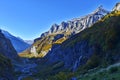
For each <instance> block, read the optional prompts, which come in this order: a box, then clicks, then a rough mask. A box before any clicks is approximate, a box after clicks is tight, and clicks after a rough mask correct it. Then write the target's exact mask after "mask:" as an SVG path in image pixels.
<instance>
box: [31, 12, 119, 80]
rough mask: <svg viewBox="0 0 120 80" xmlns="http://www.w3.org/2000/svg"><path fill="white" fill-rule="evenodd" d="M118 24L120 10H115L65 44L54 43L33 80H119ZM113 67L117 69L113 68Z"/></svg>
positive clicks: (40, 63) (39, 64)
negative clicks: (111, 66)
mask: <svg viewBox="0 0 120 80" xmlns="http://www.w3.org/2000/svg"><path fill="white" fill-rule="evenodd" d="M119 21H120V11H113V12H111V13H110V14H108V15H106V16H104V17H103V18H102V19H101V20H99V21H98V22H96V23H95V24H93V25H92V26H91V27H90V28H87V29H85V30H83V31H81V32H80V33H78V34H75V35H74V36H72V37H70V38H69V39H67V40H65V41H64V42H63V43H62V44H58V45H56V44H54V45H53V46H52V48H51V50H50V51H49V52H48V54H47V55H46V56H45V57H44V58H42V59H38V60H37V61H38V67H37V68H36V69H37V72H38V73H35V74H34V75H32V77H33V79H34V78H35V79H49V80H81V78H83V79H82V80H89V78H87V77H90V79H91V77H92V78H93V79H91V80H101V78H102V79H106V80H108V79H111V80H112V79H116V80H119V78H120V77H119V73H120V51H119V49H120V22H119ZM116 63H117V64H116ZM113 64H114V65H117V66H118V67H113V68H111V69H110V65H113ZM107 67H109V68H107ZM104 68H105V69H104ZM92 71H93V72H92ZM95 71H96V72H95ZM88 73H89V74H88ZM91 73H92V74H94V75H90V74H91ZM98 74H99V76H96V75H98ZM88 75H90V76H88ZM104 75H107V77H106V76H104ZM93 76H94V77H93ZM100 76H101V77H100ZM111 76H112V77H111ZM84 78H85V79H84ZM86 78H87V79H86Z"/></svg>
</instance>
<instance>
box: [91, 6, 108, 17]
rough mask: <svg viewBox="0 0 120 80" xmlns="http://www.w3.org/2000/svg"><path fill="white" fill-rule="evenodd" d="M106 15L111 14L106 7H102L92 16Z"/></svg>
mask: <svg viewBox="0 0 120 80" xmlns="http://www.w3.org/2000/svg"><path fill="white" fill-rule="evenodd" d="M106 13H109V11H107V10H105V9H104V7H103V6H102V5H100V6H98V8H97V9H96V10H95V11H94V12H93V13H92V14H102V15H106Z"/></svg>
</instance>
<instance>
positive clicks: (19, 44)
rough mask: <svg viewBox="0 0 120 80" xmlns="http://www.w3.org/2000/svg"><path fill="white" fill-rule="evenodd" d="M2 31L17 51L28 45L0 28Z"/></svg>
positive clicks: (24, 48)
mask: <svg viewBox="0 0 120 80" xmlns="http://www.w3.org/2000/svg"><path fill="white" fill-rule="evenodd" d="M2 33H3V34H4V35H5V37H6V38H8V39H9V40H10V41H11V43H12V45H13V46H14V48H15V50H16V51H17V53H20V52H22V51H24V50H26V49H27V48H28V47H30V44H28V43H26V42H25V41H24V40H22V39H21V38H19V37H15V36H13V35H12V34H10V33H9V32H7V31H5V30H2Z"/></svg>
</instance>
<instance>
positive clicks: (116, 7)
mask: <svg viewBox="0 0 120 80" xmlns="http://www.w3.org/2000/svg"><path fill="white" fill-rule="evenodd" d="M113 11H120V2H118V3H116V5H115V7H114V8H113Z"/></svg>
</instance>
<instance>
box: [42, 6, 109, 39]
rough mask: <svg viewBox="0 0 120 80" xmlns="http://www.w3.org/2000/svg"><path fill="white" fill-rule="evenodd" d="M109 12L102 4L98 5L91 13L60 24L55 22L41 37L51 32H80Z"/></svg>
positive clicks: (71, 33)
mask: <svg viewBox="0 0 120 80" xmlns="http://www.w3.org/2000/svg"><path fill="white" fill-rule="evenodd" d="M108 13H109V12H108V11H107V10H105V9H103V7H102V6H100V7H98V8H97V9H96V10H95V11H94V12H92V13H91V14H89V15H86V16H84V17H81V18H75V19H72V20H70V21H67V22H64V21H63V22H62V23H61V24H60V25H58V24H53V25H52V27H51V28H50V30H49V31H47V32H45V33H43V34H42V35H41V37H44V36H47V35H50V34H59V33H64V34H66V33H69V34H70V35H73V34H76V33H79V32H80V31H82V30H84V29H85V28H88V27H90V26H91V25H93V24H94V23H95V22H97V21H98V20H100V19H101V18H102V17H103V16H104V15H106V14H108Z"/></svg>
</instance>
